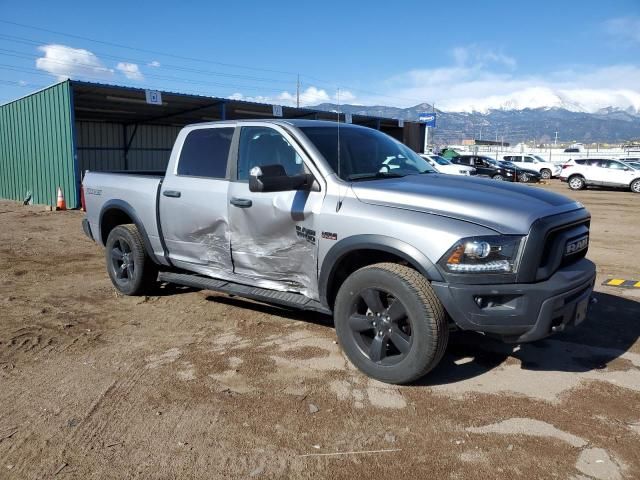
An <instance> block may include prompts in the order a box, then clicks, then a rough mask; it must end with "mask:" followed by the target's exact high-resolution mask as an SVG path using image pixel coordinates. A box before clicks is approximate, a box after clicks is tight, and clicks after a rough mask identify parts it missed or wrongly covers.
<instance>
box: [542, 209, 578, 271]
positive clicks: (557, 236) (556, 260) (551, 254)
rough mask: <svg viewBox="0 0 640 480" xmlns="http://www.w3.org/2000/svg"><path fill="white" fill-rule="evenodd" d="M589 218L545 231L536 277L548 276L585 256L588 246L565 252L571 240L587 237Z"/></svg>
mask: <svg viewBox="0 0 640 480" xmlns="http://www.w3.org/2000/svg"><path fill="white" fill-rule="evenodd" d="M589 224H590V220H588V219H587V220H583V221H581V222H578V223H575V224H571V225H563V226H561V227H557V228H554V229H552V230H550V231H548V232H547V235H546V238H545V241H544V249H543V251H542V256H541V258H540V264H539V266H538V271H537V273H536V279H538V280H540V279H543V278H548V277H550V276H551V275H553V273H554V272H555V271H556V270H558V269H559V268H562V267H566V266H568V265H571V264H573V263H576V262H577V261H578V260H580V259H582V258H584V257H585V255H586V254H587V250H588V247H585V248H580V249H579V250H577V251H576V252H567V251H566V246H567V245H569V244H571V243H572V242H576V241H580V240H581V239H583V238H585V236H586V237H587V238H588V235H589Z"/></svg>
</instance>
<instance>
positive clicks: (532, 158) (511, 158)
mask: <svg viewBox="0 0 640 480" xmlns="http://www.w3.org/2000/svg"><path fill="white" fill-rule="evenodd" d="M502 159H503V160H505V161H507V162H511V163H515V164H516V166H517V167H520V168H528V169H530V170H535V171H536V172H540V176H541V177H542V178H543V179H545V180H549V179H550V178H552V177H557V176H559V175H560V172H561V171H562V167H561V166H560V165H555V164H554V163H551V162H547V161H545V159H544V158H542V157H539V156H538V155H505V156H504V157H502Z"/></svg>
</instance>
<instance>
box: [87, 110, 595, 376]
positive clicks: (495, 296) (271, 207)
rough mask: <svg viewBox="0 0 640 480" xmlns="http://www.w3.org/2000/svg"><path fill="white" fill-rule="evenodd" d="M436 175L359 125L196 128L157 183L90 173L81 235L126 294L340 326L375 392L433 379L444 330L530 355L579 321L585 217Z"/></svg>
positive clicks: (511, 188)
mask: <svg viewBox="0 0 640 480" xmlns="http://www.w3.org/2000/svg"><path fill="white" fill-rule="evenodd" d="M389 157H395V158H397V159H398V164H399V168H396V169H393V170H390V169H388V168H387V167H386V166H385V164H384V162H385V161H387V160H388V159H389ZM433 173H434V169H433V168H432V167H431V166H430V165H429V164H428V163H427V161H426V160H424V159H423V158H421V157H420V156H419V155H418V154H416V153H414V152H413V151H412V150H411V149H409V148H408V147H406V146H405V145H403V144H402V143H400V142H398V141H396V140H395V139H393V138H391V137H390V136H388V135H386V134H384V133H382V132H380V131H378V130H374V129H370V128H366V127H362V126H357V125H349V124H338V123H335V122H323V121H313V120H306V121H305V120H284V119H282V120H233V121H223V122H213V123H204V124H199V125H191V126H187V127H185V128H183V129H182V130H181V131H180V133H179V134H178V136H177V139H176V142H175V145H174V147H173V150H172V152H171V156H170V159H169V163H168V166H167V169H166V173H165V174H164V175H145V174H139V173H135V172H133V173H107V172H87V173H86V175H85V177H84V183H83V187H82V188H83V193H84V195H83V197H84V199H85V208H86V216H85V218H84V220H83V221H82V226H83V229H84V231H85V233H86V234H87V235H88V236H89V238H92V239H94V240H95V241H96V242H98V243H99V244H100V245H104V246H105V260H106V269H107V272H108V275H109V277H110V278H111V281H112V283H113V285H114V287H115V288H116V290H118V291H119V292H120V293H122V294H125V295H141V294H143V292H145V291H146V290H147V289H148V288H150V287H152V286H153V285H154V284H156V282H157V281H160V282H166V283H175V284H179V285H186V286H190V287H193V288H200V289H207V290H215V291H219V292H224V293H228V294H233V295H236V296H240V297H246V298H250V299H253V300H257V301H262V302H265V303H271V304H277V305H281V306H285V307H289V308H299V309H303V310H312V311H320V312H324V313H326V314H332V315H333V319H334V323H335V327H336V333H337V336H338V340H339V344H340V346H341V348H342V349H343V351H344V352H345V354H346V356H347V357H348V358H349V359H350V360H351V362H352V363H353V364H354V365H355V366H356V367H358V368H359V369H360V370H362V371H363V372H364V373H366V374H367V375H369V376H371V377H373V378H376V379H378V380H381V381H384V382H390V383H407V382H411V381H414V380H416V379H417V378H419V377H422V376H423V375H425V374H426V373H427V372H429V371H430V370H431V369H433V368H434V367H435V366H436V365H437V364H438V362H439V361H440V359H441V358H442V356H443V354H444V352H445V349H446V346H447V341H448V337H449V330H450V329H451V328H456V327H457V328H460V329H463V330H474V331H480V332H483V333H486V334H491V335H494V336H497V337H501V338H502V339H504V340H506V341H509V342H527V341H533V340H537V339H540V338H544V337H546V336H548V335H550V334H552V333H555V332H559V331H562V330H564V329H565V327H569V326H573V325H577V324H579V323H581V322H582V321H583V320H584V319H585V317H586V315H587V310H588V306H589V303H590V298H591V293H592V290H593V286H594V282H595V265H594V264H593V263H592V262H591V261H590V260H588V259H586V258H585V255H586V252H587V249H588V244H589V226H590V220H591V217H590V215H589V212H588V211H587V210H586V209H585V208H584V207H583V206H582V205H581V204H580V203H578V202H576V201H574V200H572V199H569V198H566V197H564V196H562V195H558V194H554V193H552V192H548V191H543V190H540V189H533V188H526V187H524V186H522V185H514V184H506V183H503V182H487V181H486V180H483V179H477V178H475V177H467V178H462V177H460V176H454V175H450V176H445V175H434V174H433ZM551 232H553V233H552V234H551ZM250 305H251V304H247V307H248V308H250ZM176 328H179V327H176Z"/></svg>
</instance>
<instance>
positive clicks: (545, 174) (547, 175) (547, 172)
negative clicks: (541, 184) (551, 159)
mask: <svg viewBox="0 0 640 480" xmlns="http://www.w3.org/2000/svg"><path fill="white" fill-rule="evenodd" d="M540 176H541V177H542V179H543V180H549V179H550V178H551V170H549V169H548V168H543V169H542V170H540Z"/></svg>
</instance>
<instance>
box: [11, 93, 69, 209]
mask: <svg viewBox="0 0 640 480" xmlns="http://www.w3.org/2000/svg"><path fill="white" fill-rule="evenodd" d="M70 97H71V89H70V86H69V82H63V83H59V84H57V85H54V86H52V87H49V88H47V89H44V90H41V91H39V92H36V93H34V94H33V95H29V96H28V97H25V98H21V99H19V100H16V101H15V102H11V103H9V104H6V105H2V106H0V197H2V198H7V199H11V200H23V199H25V197H26V196H27V195H28V193H29V192H30V193H31V196H32V202H33V203H36V204H43V205H55V204H56V189H57V187H58V186H60V187H62V189H63V192H64V195H65V198H66V201H67V206H69V207H72V208H75V207H77V206H78V203H79V202H78V191H77V188H78V182H77V179H76V173H75V172H76V170H75V166H74V145H73V131H72V128H71V125H72V113H71V98H70Z"/></svg>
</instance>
